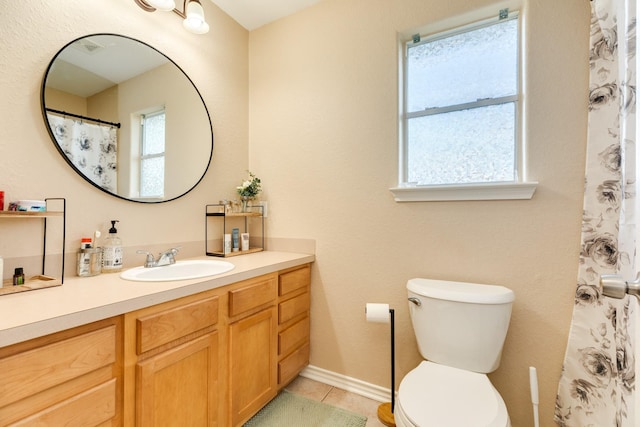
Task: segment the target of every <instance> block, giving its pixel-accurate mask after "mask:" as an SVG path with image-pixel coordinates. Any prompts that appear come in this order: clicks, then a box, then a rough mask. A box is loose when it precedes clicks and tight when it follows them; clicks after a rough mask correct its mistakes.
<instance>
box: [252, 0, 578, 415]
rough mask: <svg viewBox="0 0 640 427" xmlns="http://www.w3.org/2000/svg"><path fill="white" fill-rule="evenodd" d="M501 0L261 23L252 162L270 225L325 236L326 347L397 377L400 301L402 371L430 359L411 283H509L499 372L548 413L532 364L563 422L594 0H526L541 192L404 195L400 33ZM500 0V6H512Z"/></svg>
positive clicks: (365, 370) (532, 138)
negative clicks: (383, 305)
mask: <svg viewBox="0 0 640 427" xmlns="http://www.w3.org/2000/svg"><path fill="white" fill-rule="evenodd" d="M492 3H493V2H491V1H489V0H449V1H446V2H442V1H435V0H397V1H392V2H390V1H386V0H324V1H321V2H320V3H319V4H317V5H316V6H314V7H312V8H310V9H308V10H306V11H303V12H301V13H298V14H296V15H294V16H292V17H289V18H286V19H283V20H281V21H279V22H276V23H274V24H273V25H268V26H266V27H263V28H261V29H258V30H255V31H253V32H251V34H250V83H249V93H250V96H251V102H250V118H251V119H250V136H251V137H250V165H251V168H252V169H253V170H254V171H255V172H256V173H258V174H259V175H260V177H261V178H262V179H263V181H264V183H265V189H266V195H267V198H268V200H269V203H270V204H269V209H270V215H271V217H270V219H269V223H268V226H269V229H268V230H269V233H270V234H272V235H277V236H283V237H284V236H291V237H310V238H315V239H316V240H317V262H316V264H315V267H314V279H313V280H314V282H313V291H312V292H313V294H312V301H313V308H312V350H311V363H312V364H313V365H317V366H319V367H321V368H324V369H328V370H330V371H335V372H339V373H342V374H345V375H348V376H351V377H355V378H359V379H361V380H364V381H367V382H372V383H375V384H379V385H382V386H386V387H388V384H389V379H388V378H389V361H388V358H389V356H388V354H389V344H388V337H389V333H388V329H387V327H386V326H380V325H376V324H368V323H366V322H365V320H364V315H363V311H364V305H365V303H366V302H387V303H389V304H391V305H392V306H393V307H394V308H395V309H396V319H397V325H396V331H397V346H398V348H397V357H398V361H397V366H398V371H397V372H398V376H399V377H400V378H401V377H402V376H403V375H404V374H405V373H406V372H407V371H408V370H410V369H411V368H413V367H414V366H415V365H416V364H417V363H418V361H419V355H418V352H417V349H416V346H415V341H414V337H413V330H412V327H411V325H410V321H409V317H408V308H407V302H406V290H405V284H406V282H407V280H408V279H410V278H412V277H429V278H440V279H447V280H460V281H471V282H481V283H495V284H500V285H504V286H507V287H509V288H512V289H513V290H514V291H515V293H516V302H515V305H514V310H513V316H512V323H511V328H510V332H509V335H508V338H507V342H506V347H505V351H504V355H503V363H502V365H501V367H500V368H499V370H498V371H497V372H496V373H494V374H492V375H491V379H492V381H493V382H494V384H495V385H496V386H497V388H498V390H499V391H500V392H501V393H502V395H503V396H504V398H505V401H506V404H507V407H508V408H509V411H510V414H511V417H512V421H513V425H514V426H516V427H517V426H530V425H533V421H532V409H531V403H530V402H531V401H530V396H529V385H528V367H529V366H535V367H536V368H537V370H538V376H539V380H540V415H541V420H542V425H543V426H548V425H551V424H552V421H551V420H552V416H553V408H554V400H555V392H556V387H557V382H558V378H559V375H560V370H561V364H562V358H563V355H564V349H565V344H566V337H567V333H568V327H569V321H570V317H571V310H572V298H573V294H574V289H575V281H576V274H577V273H576V272H577V263H578V250H579V233H580V218H581V211H582V189H583V174H584V166H583V164H584V155H585V134H586V111H587V106H586V100H587V93H588V81H587V78H588V76H587V72H588V35H589V21H590V19H589V4H588V2H586V1H584V0H564V1H561V2H558V1H555V0H536V1H528V2H525V10H524V23H525V29H526V38H527V40H528V42H529V43H528V46H527V52H526V57H525V62H526V64H527V73H526V94H525V100H526V101H525V102H526V116H525V117H526V122H527V130H526V139H527V144H528V150H527V156H528V162H527V167H528V174H529V177H530V179H531V180H537V181H539V182H540V185H539V186H538V189H537V191H536V194H535V196H534V198H533V199H532V200H530V201H491V202H432V203H405V204H400V203H395V202H394V201H393V197H392V195H391V193H390V192H389V190H388V189H389V188H390V187H393V186H395V185H396V177H397V136H396V135H397V126H398V124H397V96H398V91H397V78H398V71H397V69H398V67H397V52H398V50H397V44H396V39H397V33H398V32H405V31H407V32H409V34H411V32H410V30H411V29H412V28H415V27H417V26H421V25H424V24H429V23H432V22H435V21H438V20H441V19H447V18H450V17H452V16H455V15H458V14H463V13H467V12H468V11H470V10H471V9H474V8H480V7H484V6H487V5H490V4H492ZM497 10H498V7H496V8H495V13H496V14H497Z"/></svg>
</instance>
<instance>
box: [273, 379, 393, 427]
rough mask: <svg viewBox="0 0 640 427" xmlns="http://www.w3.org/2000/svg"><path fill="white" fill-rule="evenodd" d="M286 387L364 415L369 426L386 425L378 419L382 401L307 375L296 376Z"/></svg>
mask: <svg viewBox="0 0 640 427" xmlns="http://www.w3.org/2000/svg"><path fill="white" fill-rule="evenodd" d="M285 388H286V390H288V391H290V392H291V393H297V394H300V395H302V396H305V397H307V398H309V399H315V400H319V401H320V402H324V403H327V404H329V405H333V406H337V407H339V408H342V409H346V410H348V411H351V412H354V413H356V414H360V415H364V416H365V417H367V427H385V426H384V424H382V423H381V422H380V420H378V415H377V412H378V406H379V405H380V402H377V401H375V400H372V399H369V398H367V397H364V396H360V395H358V394H355V393H350V392H348V391H345V390H341V389H339V388H337V387H333V386H330V385H328V384H324V383H321V382H318V381H314V380H310V379H309V378H305V377H298V378H296V379H295V380H293V382H292V383H291V384H289V385H288V386H287V387H285Z"/></svg>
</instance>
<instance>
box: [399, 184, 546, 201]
mask: <svg viewBox="0 0 640 427" xmlns="http://www.w3.org/2000/svg"><path fill="white" fill-rule="evenodd" d="M537 186H538V183H537V182H508V183H492V184H465V185H433V186H416V187H396V188H391V189H389V190H390V191H391V192H392V193H393V196H394V198H395V201H396V202H437V201H458V200H527V199H531V198H532V197H533V193H534V192H535V191H536V187H537Z"/></svg>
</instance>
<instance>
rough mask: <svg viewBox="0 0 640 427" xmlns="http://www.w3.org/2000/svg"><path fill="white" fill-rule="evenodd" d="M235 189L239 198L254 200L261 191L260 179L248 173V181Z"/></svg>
mask: <svg viewBox="0 0 640 427" xmlns="http://www.w3.org/2000/svg"><path fill="white" fill-rule="evenodd" d="M247 172H249V171H247ZM236 188H237V190H238V194H239V195H240V196H242V197H247V198H249V199H253V198H255V197H256V196H257V195H258V194H259V193H260V191H262V185H261V183H260V178H258V177H257V176H255V175H254V174H253V173H251V172H249V179H247V180H245V181H243V182H242V185H240V186H239V187H236Z"/></svg>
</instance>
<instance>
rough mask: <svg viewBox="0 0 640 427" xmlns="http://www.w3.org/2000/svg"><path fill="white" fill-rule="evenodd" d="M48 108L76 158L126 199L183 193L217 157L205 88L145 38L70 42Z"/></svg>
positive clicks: (52, 125)
mask: <svg viewBox="0 0 640 427" xmlns="http://www.w3.org/2000/svg"><path fill="white" fill-rule="evenodd" d="M42 108H43V115H44V118H45V122H46V124H47V126H48V129H49V133H50V134H51V137H52V139H53V142H54V144H55V145H56V147H57V149H58V151H59V152H60V153H61V154H62V155H63V157H64V158H65V159H66V161H67V162H68V163H69V165H70V166H71V167H72V168H73V169H74V170H75V171H76V172H78V173H79V174H80V175H81V176H82V177H84V178H85V179H86V180H87V181H89V182H90V183H91V184H93V185H94V186H96V187H98V188H100V189H101V190H103V191H106V192H108V193H110V194H112V195H114V196H117V197H120V198H123V199H127V200H132V201H136V202H146V203H158V202H165V201H169V200H173V199H176V198H178V197H180V196H182V195H184V194H186V193H187V192H189V191H190V190H192V189H193V188H194V187H195V186H196V185H197V184H198V183H199V182H200V180H201V179H202V178H203V177H204V174H205V173H206V171H207V169H208V167H209V163H210V162H211V156H212V153H213V133H212V128H211V120H210V117H209V113H208V111H207V108H206V106H205V104H204V102H203V100H202V97H201V96H200V93H199V92H198V90H197V89H196V87H195V86H194V85H193V82H192V81H191V80H190V79H189V78H188V77H187V75H186V74H184V72H183V71H182V70H181V69H180V68H179V67H178V66H177V65H176V64H175V63H174V62H173V61H171V60H170V59H169V58H167V57H166V56H164V55H163V54H161V53H160V52H158V51H157V50H155V49H154V48H152V47H150V46H148V45H146V44H144V43H142V42H140V41H138V40H134V39H131V38H128V37H124V36H119V35H114V34H93V35H89V36H86V37H82V38H79V39H77V40H74V41H73V42H71V43H69V44H67V45H66V46H65V47H64V48H62V49H61V50H60V52H58V53H57V54H56V56H55V57H54V58H53V60H52V61H51V63H50V64H49V68H48V69H47V72H46V74H45V77H44V81H43V85H42Z"/></svg>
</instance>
